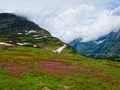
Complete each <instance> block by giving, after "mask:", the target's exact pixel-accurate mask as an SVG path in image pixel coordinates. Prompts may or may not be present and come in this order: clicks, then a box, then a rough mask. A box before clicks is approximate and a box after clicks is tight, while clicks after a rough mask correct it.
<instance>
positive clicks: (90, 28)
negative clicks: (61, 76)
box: [0, 0, 120, 42]
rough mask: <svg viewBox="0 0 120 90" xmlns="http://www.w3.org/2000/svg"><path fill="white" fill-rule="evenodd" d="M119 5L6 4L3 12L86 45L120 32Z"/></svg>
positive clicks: (24, 0) (114, 0) (108, 1)
mask: <svg viewBox="0 0 120 90" xmlns="http://www.w3.org/2000/svg"><path fill="white" fill-rule="evenodd" d="M119 5H120V1H119V0H60V1H58V0H52V1H51V0H44V1H43V0H31V1H29V0H18V1H16V0H11V1H9V0H3V1H1V3H0V12H12V13H16V14H19V15H24V16H26V17H27V18H28V19H30V20H32V21H34V22H36V23H37V24H39V25H40V26H41V27H43V28H45V29H47V30H48V31H49V32H50V33H51V34H52V35H53V36H56V37H58V38H60V39H61V40H63V41H65V42H70V41H72V40H74V39H76V38H82V40H83V42H86V41H90V40H96V39H98V38H99V37H101V36H104V35H107V34H109V33H110V32H112V31H116V30H118V28H120V6H119Z"/></svg>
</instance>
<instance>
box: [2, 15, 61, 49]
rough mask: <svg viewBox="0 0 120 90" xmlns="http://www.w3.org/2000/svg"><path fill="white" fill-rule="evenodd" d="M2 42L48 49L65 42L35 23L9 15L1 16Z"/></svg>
mask: <svg viewBox="0 0 120 90" xmlns="http://www.w3.org/2000/svg"><path fill="white" fill-rule="evenodd" d="M0 42H5V43H9V44H12V45H26V46H34V47H41V48H48V49H51V48H53V49H54V48H55V49H56V48H58V47H59V46H62V45H63V42H61V41H60V40H59V39H57V38H55V37H52V36H51V34H50V33H49V32H48V31H46V30H45V29H43V28H40V27H39V26H38V25H36V24H35V23H33V22H31V21H29V20H27V19H26V18H24V17H20V16H16V15H14V14H9V13H2V14H0Z"/></svg>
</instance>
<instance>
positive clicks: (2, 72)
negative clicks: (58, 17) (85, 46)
mask: <svg viewBox="0 0 120 90" xmlns="http://www.w3.org/2000/svg"><path fill="white" fill-rule="evenodd" d="M3 18H4V19H3ZM16 19H17V20H18V19H19V20H20V21H19V20H18V22H19V23H17V24H15V23H16ZM21 20H23V21H22V23H21ZM2 21H3V22H2ZM0 22H1V23H0V26H1V29H0V43H1V45H0V90H119V89H120V72H119V71H120V63H119V62H113V61H109V60H99V59H92V58H89V57H84V56H82V55H80V54H78V53H77V52H76V51H74V49H73V48H72V47H70V46H69V45H67V44H65V43H63V42H62V41H60V40H59V39H57V38H55V37H52V36H51V35H50V33H49V32H47V31H46V30H44V29H42V28H40V27H38V25H36V24H35V23H33V22H31V21H29V20H27V19H25V18H23V17H19V16H16V15H13V14H0ZM16 25H17V26H16ZM19 25H20V26H19ZM18 27H19V28H18ZM8 32H9V33H8ZM36 38H37V39H36ZM63 45H64V46H65V47H64V49H63V51H62V52H60V53H56V52H54V51H53V50H56V49H58V48H59V47H60V49H61V47H62V48H63Z"/></svg>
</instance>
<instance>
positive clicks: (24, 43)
mask: <svg viewBox="0 0 120 90" xmlns="http://www.w3.org/2000/svg"><path fill="white" fill-rule="evenodd" d="M27 44H29V43H26V42H23V43H17V45H20V46H22V45H27Z"/></svg>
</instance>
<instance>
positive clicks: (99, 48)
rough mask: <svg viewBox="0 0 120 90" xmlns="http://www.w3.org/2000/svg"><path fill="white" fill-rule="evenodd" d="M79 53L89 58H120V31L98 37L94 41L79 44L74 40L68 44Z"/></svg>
mask: <svg viewBox="0 0 120 90" xmlns="http://www.w3.org/2000/svg"><path fill="white" fill-rule="evenodd" d="M70 45H71V46H73V47H74V48H75V49H76V50H77V51H78V52H79V53H81V54H83V55H86V56H91V57H100V58H108V57H120V30H119V31H118V32H111V33H110V34H108V35H106V36H103V37H100V38H99V39H98V40H96V41H89V42H81V41H80V40H79V39H76V40H74V41H72V42H71V43H70Z"/></svg>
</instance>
